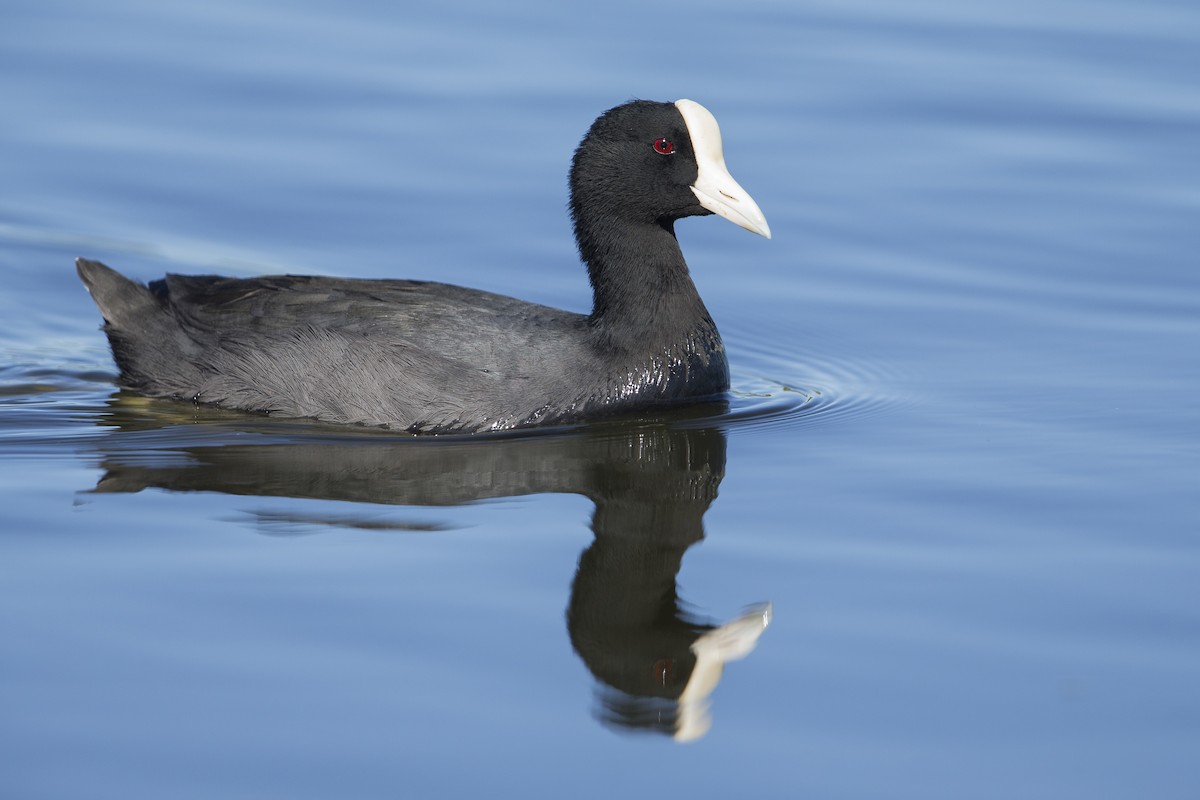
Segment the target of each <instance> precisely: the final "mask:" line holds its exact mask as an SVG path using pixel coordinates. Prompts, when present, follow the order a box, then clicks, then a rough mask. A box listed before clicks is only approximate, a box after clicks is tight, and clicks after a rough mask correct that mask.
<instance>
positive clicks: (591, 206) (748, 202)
mask: <svg viewBox="0 0 1200 800" xmlns="http://www.w3.org/2000/svg"><path fill="white" fill-rule="evenodd" d="M570 182H571V215H572V218H573V219H574V221H575V226H576V232H577V236H578V238H579V239H580V248H581V250H583V255H584V260H585V261H590V259H589V258H588V256H589V253H588V251H587V247H586V246H587V244H588V243H587V241H586V239H587V237H588V236H589V235H594V234H593V231H592V230H591V228H592V226H593V224H595V223H597V222H600V223H601V224H603V223H608V224H610V225H615V226H617V227H620V226H621V224H622V223H626V224H630V225H635V226H636V225H657V226H660V227H664V228H667V229H668V230H672V226H673V224H674V222H675V220H677V219H680V218H681V217H688V216H696V215H703V214H719V215H721V216H722V217H725V218H726V219H728V220H730V221H731V222H733V223H735V224H737V225H740V226H741V227H743V228H746V229H747V230H749V231H753V232H754V233H758V234H761V235H762V236H765V237H767V238H768V239H769V238H771V229H770V228H769V227H768V226H767V221H766V218H765V217H764V216H763V213H762V211H760V210H759V208H758V205H757V204H756V203H755V202H754V200H753V199H752V198H751V197H750V195H749V194H747V193H746V191H745V190H743V189H742V187H741V186H739V185H738V183H737V181H735V180H734V179H733V177H732V176H731V175H730V174H729V171H728V169H727V168H726V166H725V157H724V154H723V150H722V146H721V131H720V128H719V127H718V126H717V121H716V119H715V118H714V117H713V115H712V114H711V113H709V111H708V109H706V108H704V106H702V105H700V104H699V103H696V102H694V101H692V100H679V101H677V102H675V103H656V102H651V101H647V100H635V101H633V102H630V103H626V104H624V105H620V106H617V107H616V108H613V109H610V110H609V111H606V112H605V113H604V114H602V115H601V116H600V117H599V118H598V119H597V120H596V121H595V122H594V123H593V124H592V127H591V129H589V130H588V133H587V135H586V136H585V137H584V139H583V141H582V143H580V145H579V148H578V149H577V150H576V151H575V157H574V159H573V161H572V163H571V181H570Z"/></svg>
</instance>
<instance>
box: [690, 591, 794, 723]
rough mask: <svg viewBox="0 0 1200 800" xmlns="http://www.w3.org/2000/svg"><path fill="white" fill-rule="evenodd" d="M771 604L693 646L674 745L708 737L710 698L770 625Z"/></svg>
mask: <svg viewBox="0 0 1200 800" xmlns="http://www.w3.org/2000/svg"><path fill="white" fill-rule="evenodd" d="M771 611H772V609H771V604H770V603H760V604H758V605H756V606H751V607H750V608H749V609H747V611H746V613H745V614H742V615H741V616H740V617H737V618H736V619H733V620H730V621H729V622H726V623H725V624H724V625H722V626H721V627H719V628H715V629H713V630H711V631H709V632H708V633H706V634H704V635H703V636H701V637H700V638H699V639H697V640H696V641H695V642H693V643H692V652H693V653H695V654H696V668H695V669H693V670H692V677H691V679H690V680H688V683H687V686H686V687H684V690H683V694H681V695H680V696H679V717H678V720H677V722H676V724H675V741H677V742H690V741H692V740H694V739H699V738H700V737H701V736H703V735H704V734H706V733H708V729H709V728H710V727H712V715H711V714H710V713H709V710H708V706H709V703H708V696H709V695H710V694H712V691H713V689H715V688H717V683H718V682H720V680H721V673H722V672H724V670H725V662H727V661H737V660H738V659H739V658H745V657H746V656H747V655H749V654H750V652H751V651H752V650H753V649H754V646H755V645H757V644H758V637H759V636H762V632H763V631H765V630H766V629H767V626H768V625H769V624H771Z"/></svg>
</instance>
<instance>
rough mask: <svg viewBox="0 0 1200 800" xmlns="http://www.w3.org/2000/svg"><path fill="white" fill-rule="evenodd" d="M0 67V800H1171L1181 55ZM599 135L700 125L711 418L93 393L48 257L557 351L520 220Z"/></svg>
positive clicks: (184, 53)
mask: <svg viewBox="0 0 1200 800" xmlns="http://www.w3.org/2000/svg"><path fill="white" fill-rule="evenodd" d="M0 19H2V23H0V98H3V107H4V115H3V116H4V121H3V123H2V124H0V276H2V277H3V289H0V319H3V320H4V325H3V328H2V329H0V592H2V594H3V597H4V602H3V603H0V641H2V642H3V652H2V654H0V708H2V709H3V713H0V754H2V755H0V796H3V797H5V798H9V797H11V798H21V799H22V800H23V799H25V798H122V799H123V800H128V799H129V798H166V797H169V798H193V797H194V798H212V797H222V798H242V797H245V798H265V797H278V798H309V797H311V798H329V797H358V798H373V797H397V796H400V797H462V796H472V795H476V796H494V795H496V794H500V793H503V794H504V795H512V796H535V797H542V796H544V797H563V796H575V797H613V796H625V795H630V794H634V793H638V794H648V795H654V794H663V793H667V792H670V793H671V794H679V795H691V796H698V797H725V796H735V797H787V798H792V797H823V798H824V797H827V798H833V797H838V798H878V797H897V798H900V797H902V798H908V797H911V798H922V799H927V798H963V797H970V798H1013V797H1023V798H1064V797H1087V798H1129V797H1154V798H1194V797H1196V796H1197V793H1198V792H1200V758H1197V754H1198V753H1200V691H1198V689H1197V675H1200V602H1198V601H1200V525H1198V522H1200V513H1198V512H1200V491H1198V487H1197V479H1198V477H1200V399H1198V398H1200V356H1198V355H1197V353H1200V269H1198V268H1200V262H1198V256H1197V254H1198V253H1200V158H1197V145H1198V144H1200V7H1198V6H1197V5H1196V4H1195V3H1185V2H1170V1H1169V0H1139V2H1133V1H1132V0H1121V1H1120V2H1117V1H1115V0H1114V1H1111V2H1082V1H1080V2H1073V1H1072V0H1049V2H1047V1H1046V0H1041V1H1040V2H1032V0H1017V2H1013V3H1007V4H994V3H982V2H974V1H973V0H968V2H960V3H955V4H946V3H934V2H922V1H918V2H912V3H904V4H895V3H885V2H880V0H860V1H858V2H850V3H845V2H840V3H833V2H806V3H781V2H769V1H768V0H749V1H748V2H743V3H736V4H731V3H711V2H692V3H689V4H687V5H686V7H684V6H663V5H662V4H647V3H628V2H624V1H623V0H617V1H616V2H611V3H596V4H592V5H591V6H588V7H584V6H579V7H573V6H570V5H564V4H562V3H549V2H525V3H520V4H516V5H513V4H509V5H503V4H502V5H496V4H488V3H483V2H480V0H460V1H459V2H450V3H439V4H425V5H424V6H421V7H408V6H403V5H395V4H387V3H381V2H378V1H377V0H363V2H354V3H348V4H347V3H338V4H334V3H322V2H315V1H314V0H309V1H307V2H300V3H296V2H291V3H282V2H267V1H266V0H252V2H229V1H228V0H216V1H215V2H209V3H206V4H203V5H202V6H196V7H194V8H185V7H181V6H180V5H179V4H162V3H151V2H140V1H139V0H114V1H113V2H108V3H103V4H97V3H83V2H79V0H47V1H46V2H40V3H36V4H24V5H13V4H9V5H8V6H6V7H5V8H4V9H3V11H2V12H0ZM630 97H647V98H653V99H663V100H672V99H675V98H678V97H690V98H693V99H695V100H698V101H700V102H702V103H704V104H705V105H706V106H707V107H708V108H710V109H711V110H712V111H713V112H714V113H715V114H716V116H717V118H718V119H719V120H720V122H721V125H722V131H723V133H724V137H725V151H726V157H727V160H728V163H729V165H730V168H731V171H732V173H733V174H734V176H735V177H736V178H737V179H738V181H739V182H740V183H741V184H742V186H744V187H745V188H746V189H747V190H748V191H749V192H750V193H751V194H752V195H753V196H754V198H755V199H756V200H757V201H758V203H759V205H760V206H761V207H762V209H763V210H764V212H765V213H766V215H767V219H768V221H769V222H770V225H771V228H772V231H773V232H774V239H773V240H772V241H769V242H768V241H765V240H762V239H760V238H758V237H754V236H751V235H749V234H747V233H746V232H745V231H742V230H740V229H738V228H736V227H734V226H733V225H729V224H728V223H726V222H724V221H722V220H719V219H716V218H712V217H710V218H704V219H696V220H688V221H685V222H683V223H681V224H680V226H679V235H680V239H681V242H682V244H683V247H684V251H685V254H686V255H687V257H688V260H689V264H690V265H691V268H692V272H693V275H694V277H695V280H696V282H697V285H698V286H699V288H700V291H701V293H702V294H703V296H704V298H705V301H706V303H707V305H708V307H709V309H710V310H711V311H712V313H713V316H714V318H715V319H716V320H717V323H718V325H719V326H720V328H721V330H722V333H723V334H724V337H725V340H726V344H727V346H728V350H729V355H730V361H731V365H732V370H733V382H734V392H733V393H732V396H731V398H730V401H729V406H728V408H726V409H723V410H721V409H717V410H713V409H707V410H702V412H701V413H697V414H691V415H682V416H679V417H673V418H668V419H647V420H642V421H640V422H632V423H623V424H606V425H597V426H588V427H584V428H582V429H579V430H574V431H557V432H554V433H552V434H544V435H533V436H519V437H507V438H498V439H494V440H490V441H482V442H481V441H466V442H464V441H450V442H412V441H408V440H403V439H399V438H397V437H394V436H392V435H389V434H386V433H380V432H376V431H359V430H341V429H337V428H330V427H323V426H317V425H310V424H307V423H303V422H289V421H277V420H266V419H259V418H254V417H244V416H240V415H237V414H233V413H224V412H218V411H212V410H206V409H203V408H197V407H193V406H190V405H176V404H170V403H159V402H150V401H146V400H142V399H139V398H136V397H133V396H130V395H125V394H121V393H118V392H117V391H116V390H115V388H114V385H113V379H114V369H113V366H112V363H111V361H110V359H109V356H108V352H107V349H106V343H105V341H104V339H103V335H102V334H101V333H100V332H99V331H98V329H97V328H98V325H99V322H100V320H99V317H98V314H97V312H96V310H95V308H94V306H93V305H92V303H91V301H90V299H89V298H88V297H87V295H86V293H85V292H84V290H83V288H82V286H81V285H80V284H79V283H78V280H77V278H76V277H75V274H74V269H73V267H72V259H73V258H75V257H76V256H80V255H84V256H88V257H91V258H97V259H100V260H103V261H105V262H107V263H109V264H111V265H113V266H116V267H118V268H120V269H122V270H123V271H125V272H127V273H129V274H131V275H134V276H136V277H138V278H140V279H143V280H148V279H152V278H155V277H158V276H159V275H161V274H162V273H163V272H165V271H168V270H169V271H175V272H185V273H211V272H222V273H227V274H236V275H253V274H259V273H267V272H281V271H290V272H301V273H308V272H311V273H322V274H332V275H341V276H362V277H406V278H431V279H436V280H443V281H449V282H453V283H460V284H466V285H470V286H476V287H479V288H483V289H488V290H492V291H499V292H504V293H507V294H514V295H517V296H520V297H523V298H527V299H529V300H533V301H537V302H542V303H548V304H553V305H559V306H563V307H567V308H571V309H573V310H579V311H582V310H586V308H587V304H588V302H589V299H590V294H589V291H588V288H587V285H586V280H585V276H584V274H583V270H582V269H581V268H580V267H579V266H578V262H577V259H576V256H575V253H574V245H573V242H572V240H571V235H570V228H569V225H568V221H567V217H566V212H565V201H566V191H565V173H566V168H567V164H568V162H569V159H570V155H571V152H572V150H573V148H574V146H575V145H576V144H577V142H578V141H579V138H580V137H581V135H582V134H583V132H584V131H585V130H586V128H587V126H588V125H589V124H590V122H591V120H592V119H593V118H594V117H595V116H596V115H597V114H598V113H599V112H601V111H603V110H604V109H606V108H608V107H610V106H612V105H616V104H617V103H620V102H622V101H624V100H626V99H629V98H630ZM676 594H677V595H678V597H676ZM764 602H770V603H771V604H772V608H773V618H772V620H771V624H770V625H769V626H768V627H767V628H766V629H765V631H762V632H761V636H760V638H758V640H757V647H755V648H754V649H753V650H752V652H748V653H744V654H742V655H744V657H743V658H740V659H737V660H730V661H729V662H728V663H727V664H726V665H725V668H724V672H723V674H722V675H721V677H720V681H719V683H718V684H717V685H716V686H715V688H714V689H712V691H711V694H710V695H709V696H708V699H707V701H706V702H705V703H703V704H701V706H698V707H696V708H693V709H692V711H693V712H695V713H694V714H693V716H692V717H689V719H692V720H693V721H694V720H695V719H701V720H702V721H703V722H704V724H703V725H701V726H699V727H698V728H694V729H692V733H693V734H695V735H691V736H688V737H681V736H679V735H678V734H679V732H680V729H681V723H680V719H681V718H682V717H683V716H686V715H684V714H682V713H681V711H680V708H681V705H680V704H679V703H677V702H676V701H675V700H673V699H672V696H675V697H677V696H678V689H679V686H677V685H676V686H675V689H674V695H672V692H671V691H667V690H666V689H664V688H663V685H664V684H667V685H674V684H677V683H678V682H680V681H682V680H685V679H686V678H687V675H688V670H689V666H688V665H689V659H691V658H692V656H691V655H690V654H692V653H694V652H695V651H694V650H693V649H692V643H693V642H695V641H696V637H697V636H698V635H700V633H701V632H702V631H703V630H704V629H705V628H704V625H705V624H707V625H720V624H722V623H725V622H727V621H730V620H733V619H735V618H737V617H738V616H739V615H740V614H742V613H743V612H744V611H745V609H747V608H748V607H752V608H753V607H755V606H754V604H758V603H764ZM756 608H759V609H761V606H757V607H756ZM752 613H754V612H752ZM656 692H657V693H658V694H659V695H668V696H666V697H663V696H657V697H656V696H654V695H655V693H656ZM682 738H690V739H691V740H690V741H687V742H684V741H680V739H682Z"/></svg>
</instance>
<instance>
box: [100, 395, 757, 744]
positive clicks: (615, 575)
mask: <svg viewBox="0 0 1200 800" xmlns="http://www.w3.org/2000/svg"><path fill="white" fill-rule="evenodd" d="M168 408H171V409H173V408H177V406H168ZM117 410H118V412H119V413H115V414H114V415H113V416H111V417H109V418H107V419H106V420H105V422H106V424H112V423H114V422H116V423H118V425H119V426H120V427H119V428H118V430H117V431H115V432H114V433H113V434H112V435H110V436H107V437H105V438H104V439H102V440H101V441H102V450H103V458H102V464H103V466H104V468H105V470H106V473H105V475H104V477H103V478H102V479H101V481H100V483H99V485H98V486H97V487H96V491H98V492H133V491H139V490H141V489H143V488H146V487H150V486H155V487H161V488H164V489H169V490H175V491H207V492H225V493H228V494H236V495H250V496H286V497H306V498H319V499H327V500H343V501H353V502H356V503H372V504H380V503H383V504H402V505H408V506H413V505H424V506H428V505H444V504H456V503H467V502H470V501H473V500H479V499H483V498H490V497H506V496H519V495H528V494H536V493H547V492H567V493H575V494H581V495H584V496H586V497H588V498H589V499H591V500H592V501H593V502H594V503H595V511H594V513H593V515H592V530H593V532H594V534H595V539H594V540H593V542H592V543H591V545H589V546H588V547H587V549H586V550H584V552H583V554H582V555H581V556H580V559H579V567H578V570H577V571H576V574H575V578H574V581H573V583H572V586H571V597H570V601H569V603H568V608H567V629H568V633H569V635H570V638H571V643H572V645H573V647H574V648H575V651H576V653H578V655H579V656H580V658H581V659H583V661H584V663H585V664H586V665H587V667H588V669H589V671H591V673H592V675H593V676H595V678H596V679H597V681H598V682H599V684H600V686H599V692H598V694H599V701H600V702H599V708H598V709H597V713H598V715H599V716H600V718H601V720H602V721H604V722H605V723H607V724H610V725H612V726H614V727H617V728H619V729H624V730H630V729H640V730H657V731H660V732H663V733H666V734H668V735H671V736H674V737H675V738H677V739H690V738H695V737H696V736H699V735H702V734H703V733H704V732H705V731H706V730H707V728H708V725H709V720H710V718H709V714H708V697H709V695H710V694H711V692H712V690H713V688H714V687H715V686H716V683H717V681H718V680H719V679H720V677H721V670H722V667H723V665H724V664H725V662H727V661H730V660H733V659H734V658H739V657H741V656H743V655H745V654H746V653H747V652H749V650H750V649H752V648H753V646H754V644H755V643H756V642H757V639H758V637H759V635H760V634H761V633H762V631H763V628H764V627H765V626H766V623H767V621H768V619H769V617H770V608H769V606H760V607H757V608H756V609H753V610H751V611H750V612H748V613H747V614H746V615H744V616H743V617H740V618H738V619H736V620H734V621H733V622H731V623H728V624H726V625H722V626H720V627H714V626H713V625H711V624H707V623H704V622H702V621H700V620H699V619H697V618H695V617H694V616H693V615H691V614H690V613H688V612H687V611H686V610H685V609H684V607H683V604H682V603H681V601H680V599H679V593H678V589H677V586H676V574H677V573H678V572H679V568H680V564H681V562H682V559H683V556H684V553H685V552H686V551H687V550H688V548H690V547H691V546H692V545H694V544H696V543H697V542H699V541H700V540H701V539H702V538H703V537H704V529H703V517H704V514H705V512H707V510H708V507H709V506H710V505H711V504H712V502H713V500H715V499H716V496H717V489H718V487H719V486H720V483H721V480H722V478H723V477H724V474H725V435H724V433H723V432H722V431H720V430H718V429H713V428H699V427H696V428H689V427H683V426H680V427H672V426H671V425H667V424H661V423H660V424H654V425H638V426H618V425H601V424H596V425H590V426H587V427H584V428H582V429H580V430H579V431H576V432H573V433H566V434H555V435H553V436H546V435H539V436H523V437H505V438H499V437H482V438H481V437H473V438H471V437H461V438H457V439H456V438H450V439H418V440H412V439H396V438H395V437H390V436H381V435H371V434H368V433H366V432H363V433H360V434H357V435H353V436H346V435H339V436H336V437H333V436H328V435H322V436H318V435H314V434H311V433H310V434H309V435H306V436H304V437H303V438H301V439H300V440H299V441H297V442H292V443H287V442H279V441H278V439H277V438H275V439H272V438H271V437H262V439H263V440H264V441H266V442H274V443H264V444H257V445H256V444H249V445H247V444H242V442H244V441H245V439H244V437H233V438H232V441H234V442H237V444H232V445H221V444H219V438H220V434H219V430H217V431H214V432H212V434H211V435H210V436H208V437H202V438H203V440H204V441H208V442H211V443H210V444H205V445H200V446H190V447H181V446H180V442H179V439H178V436H171V435H166V434H168V433H169V431H167V432H163V433H159V432H156V431H149V430H144V428H145V426H146V424H147V420H146V418H145V417H144V416H136V415H132V416H131V415H130V413H131V412H130V410H128V409H124V408H122V407H121V405H120V404H118V406H117ZM141 413H143V414H144V413H145V412H144V411H142V412H141ZM673 416H674V417H675V419H676V421H682V420H680V419H679V414H678V413H677V414H675V415H673ZM693 422H694V420H693ZM194 428H195V426H194V425H190V426H189V433H192V434H193V435H194V433H195V431H194ZM126 434H129V435H128V436H126ZM153 434H158V435H153ZM214 439H215V440H218V441H212V440H214ZM156 441H157V442H159V443H160V447H161V449H159V450H156V449H155V447H154V443H155V442H156ZM350 508H353V506H350ZM255 519H256V521H257V525H258V527H259V529H260V530H262V531H264V532H270V533H281V532H289V531H292V532H294V531H297V530H300V531H312V530H321V529H324V530H331V529H333V528H336V527H346V526H351V527H360V528H373V529H383V530H386V529H398V528H403V529H409V530H411V529H414V528H422V527H423V528H426V529H428V528H430V527H433V526H430V525H429V524H428V523H415V522H412V521H397V520H395V519H394V518H393V517H391V516H390V515H388V516H385V515H381V514H380V512H379V509H378V506H374V507H371V508H370V510H369V511H368V512H366V513H364V514H363V515H362V517H361V518H356V517H355V515H354V514H349V513H347V512H346V511H345V509H339V511H338V513H337V514H336V515H335V516H322V515H320V514H319V513H318V514H313V513H308V514H306V513H304V507H298V508H297V509H296V510H295V511H292V512H289V513H288V514H287V515H286V516H285V515H280V514H279V513H278V512H261V513H259V514H258V515H257V516H256V517H255Z"/></svg>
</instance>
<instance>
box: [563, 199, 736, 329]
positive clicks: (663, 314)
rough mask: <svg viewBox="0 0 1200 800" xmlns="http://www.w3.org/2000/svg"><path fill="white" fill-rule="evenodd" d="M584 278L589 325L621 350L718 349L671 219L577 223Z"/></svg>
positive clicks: (713, 326) (709, 320)
mask: <svg viewBox="0 0 1200 800" xmlns="http://www.w3.org/2000/svg"><path fill="white" fill-rule="evenodd" d="M576 236H577V239H578V242H579V251H580V255H581V256H582V257H583V260H584V262H585V263H586V264H587V268H588V277H589V279H590V280H591V283H592V298H593V306H592V314H591V316H590V318H589V323H590V325H591V327H592V329H593V330H594V331H595V332H596V333H597V334H598V335H600V336H601V337H603V339H604V340H605V344H606V346H608V347H612V348H615V349H621V350H626V351H634V350H662V349H664V348H667V349H672V350H674V349H678V348H680V347H686V348H688V349H692V348H695V347H697V346H699V347H701V348H703V349H710V348H713V347H719V343H720V338H719V336H718V334H717V329H716V325H715V324H714V323H713V321H712V317H711V316H710V315H709V313H708V309H707V308H705V306H704V302H703V301H702V300H701V299H700V294H699V292H697V291H696V285H695V284H694V283H692V278H691V275H690V274H689V273H688V267H687V262H685V261H684V259H683V252H682V251H681V250H680V249H679V242H678V240H676V238H675V230H674V224H673V222H672V221H670V220H667V221H663V222H657V223H644V222H633V221H628V220H604V221H602V222H596V221H592V220H586V219H585V220H577V224H576Z"/></svg>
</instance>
